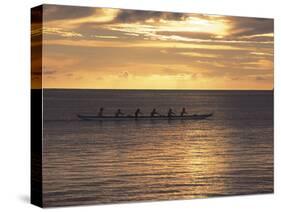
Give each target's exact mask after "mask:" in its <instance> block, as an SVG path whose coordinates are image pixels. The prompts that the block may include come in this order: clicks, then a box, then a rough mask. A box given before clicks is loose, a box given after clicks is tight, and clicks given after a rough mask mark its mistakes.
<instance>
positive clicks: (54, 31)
mask: <svg viewBox="0 0 281 212" xmlns="http://www.w3.org/2000/svg"><path fill="white" fill-rule="evenodd" d="M43 33H45V34H47V35H59V36H61V37H66V38H73V37H82V34H80V33H78V32H74V31H69V30H64V29H63V28H55V27H44V28H43Z"/></svg>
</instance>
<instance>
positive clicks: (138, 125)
mask: <svg viewBox="0 0 281 212" xmlns="http://www.w3.org/2000/svg"><path fill="white" fill-rule="evenodd" d="M43 96H44V99H43V113H44V124H43V204H44V206H62V205H78V204H101V203H116V202H128V201H134V202H135V201H151V200H169V199H191V198H203V197H214V196H229V195H245V194H262V193H272V192H273V91H148V90H147V91H141V90H139V91H136V90H49V89H45V90H44V92H43ZM99 107H104V108H105V111H104V113H105V115H112V114H113V113H114V112H115V111H116V110H117V109H118V108H120V109H122V111H123V112H125V113H126V114H133V113H134V111H135V110H136V108H138V107H139V108H141V110H142V111H143V112H144V113H149V112H151V110H152V109H153V108H154V107H155V108H157V109H158V110H159V112H160V113H162V114H165V113H167V110H168V109H169V108H170V107H171V108H173V110H174V111H176V112H177V113H179V112H180V110H181V108H182V107H186V109H187V112H188V113H190V114H192V113H209V112H214V116H213V117H210V118H208V119H207V120H196V121H176V120H174V121H168V120H158V121H157V120H152V121H151V120H146V121H107V122H91V121H80V120H79V119H78V118H77V116H76V114H96V113H97V112H98V109H99Z"/></svg>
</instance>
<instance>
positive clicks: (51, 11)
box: [43, 4, 97, 21]
mask: <svg viewBox="0 0 281 212" xmlns="http://www.w3.org/2000/svg"><path fill="white" fill-rule="evenodd" d="M43 8H44V21H54V20H67V19H79V18H83V17H87V16H91V15H92V14H94V13H95V11H96V10H97V9H96V8H92V7H77V6H65V5H49V4H48V5H43Z"/></svg>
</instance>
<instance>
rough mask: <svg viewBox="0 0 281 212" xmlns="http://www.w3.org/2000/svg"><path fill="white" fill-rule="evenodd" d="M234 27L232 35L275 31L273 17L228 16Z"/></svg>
mask: <svg viewBox="0 0 281 212" xmlns="http://www.w3.org/2000/svg"><path fill="white" fill-rule="evenodd" d="M228 20H229V21H231V23H232V25H233V28H232V30H231V35H232V36H249V35H259V34H267V33H273V25H274V20H273V19H266V18H247V17H230V16H229V17H228Z"/></svg>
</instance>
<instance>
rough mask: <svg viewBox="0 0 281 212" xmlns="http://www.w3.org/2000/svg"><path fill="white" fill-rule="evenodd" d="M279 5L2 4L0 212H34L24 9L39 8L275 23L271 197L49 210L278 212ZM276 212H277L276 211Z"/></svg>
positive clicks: (108, 0) (75, 0)
mask: <svg viewBox="0 0 281 212" xmlns="http://www.w3.org/2000/svg"><path fill="white" fill-rule="evenodd" d="M280 2H281V1H279V0H254V1H252V0H170V1H168V0H91V1H89V0H84V1H81V0H57V1H48V0H46V1H44V2H42V1H36V0H28V1H26V0H19V1H16V0H2V1H1V5H0V16H1V18H0V36H1V37H0V52H1V57H0V94H1V98H0V147H1V148H0V211H16V210H18V211H19V210H20V211H36V210H37V211H38V210H40V209H39V208H38V207H35V206H33V205H31V204H29V190H30V99H29V98H30V94H29V92H30V91H29V89H30V75H29V73H30V8H31V7H33V6H36V5H39V4H41V3H54V4H68V5H85V6H103V7H117V8H128V9H145V10H160V11H161V10H162V11H179V12H197V13H209V14H220V15H239V16H253V17H269V18H275V123H274V124H275V193H274V195H252V196H240V197H224V198H210V199H203V200H202V199H201V200H185V201H164V202H149V203H130V204H117V205H101V206H83V207H66V208H56V209H52V210H53V211H57V210H58V211H66V210H68V211H78V210H79V211H93V210H95V211H111V210H114V211H122V212H123V211H124V212H126V211H132V210H133V211H146V210H153V211H155V210H161V211H164V212H165V211H171V210H173V211H187V210H188V211H199V212H200V211H210V210H216V211H228V212H231V211H235V212H237V211H255V212H258V211H278V205H281V194H280V192H281V189H280V185H281V184H280V180H281V176H280V174H281V173H280V160H281V156H280V144H279V142H280V116H281V115H280V112H279V111H278V109H277V108H278V107H279V108H280V85H281V83H280V75H281V74H280V58H281V57H280V41H281V38H280V21H281V17H280V16H281V3H280ZM279 211H280V209H279Z"/></svg>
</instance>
